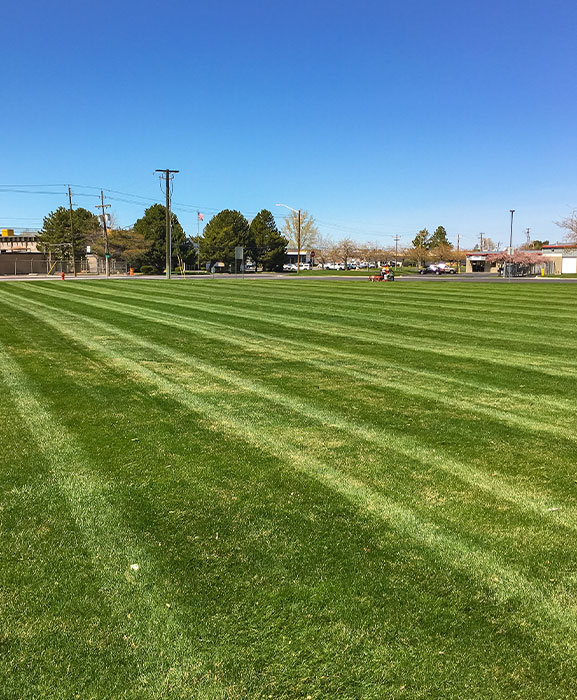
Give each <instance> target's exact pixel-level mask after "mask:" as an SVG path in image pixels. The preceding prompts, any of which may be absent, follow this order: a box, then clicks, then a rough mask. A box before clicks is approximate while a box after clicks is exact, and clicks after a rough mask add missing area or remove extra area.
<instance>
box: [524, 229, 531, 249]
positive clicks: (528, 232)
mask: <svg viewBox="0 0 577 700" xmlns="http://www.w3.org/2000/svg"><path fill="white" fill-rule="evenodd" d="M525 235H526V236H527V248H528V247H529V244H530V243H531V229H530V228H528V229H525Z"/></svg>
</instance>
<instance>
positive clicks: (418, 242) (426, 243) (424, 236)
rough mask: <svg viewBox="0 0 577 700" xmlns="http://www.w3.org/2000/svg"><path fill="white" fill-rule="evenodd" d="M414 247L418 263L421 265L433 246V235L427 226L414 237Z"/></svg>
mask: <svg viewBox="0 0 577 700" xmlns="http://www.w3.org/2000/svg"><path fill="white" fill-rule="evenodd" d="M413 248H414V256H415V259H416V260H417V265H418V267H421V266H422V264H423V261H424V260H426V259H427V254H428V252H429V250H430V248H431V235H430V234H429V232H428V230H427V229H426V228H423V229H421V230H420V231H419V233H417V235H416V236H415V237H414V238H413Z"/></svg>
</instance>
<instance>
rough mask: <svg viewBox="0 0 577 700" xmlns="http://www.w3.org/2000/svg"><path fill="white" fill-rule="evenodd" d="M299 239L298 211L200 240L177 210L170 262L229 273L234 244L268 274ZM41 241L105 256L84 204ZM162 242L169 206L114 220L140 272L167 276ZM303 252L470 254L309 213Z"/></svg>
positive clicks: (51, 221)
mask: <svg viewBox="0 0 577 700" xmlns="http://www.w3.org/2000/svg"><path fill="white" fill-rule="evenodd" d="M71 220H72V221H71ZM71 224H72V230H73V232H74V236H72V230H71ZM558 225H559V226H561V227H563V228H565V229H566V230H568V231H569V235H568V239H569V240H573V241H577V233H576V232H577V216H576V215H575V214H574V215H573V216H572V217H570V218H569V219H565V220H563V221H562V222H559V224H558ZM298 234H299V226H298V215H297V213H296V212H291V213H290V214H289V215H288V216H287V217H285V219H284V225H283V226H282V229H280V230H279V228H278V227H277V224H276V221H275V218H274V216H273V215H272V213H271V212H270V211H269V210H268V209H262V210H261V211H259V212H258V214H256V216H255V217H254V218H253V219H252V220H249V219H247V218H246V217H245V216H244V215H243V214H242V213H241V212H239V211H236V210H233V209H224V210H222V211H220V212H218V213H217V214H215V215H214V216H213V217H212V218H211V219H210V221H209V222H208V223H207V225H206V226H205V228H204V231H203V233H202V235H200V236H187V235H186V234H185V232H184V229H183V228H182V226H181V224H180V222H179V220H178V217H177V216H176V214H174V213H172V254H173V255H172V265H173V267H177V266H180V265H184V264H185V265H186V266H187V267H188V268H189V269H190V268H194V267H202V268H203V267H204V266H205V264H206V263H208V264H210V265H213V264H214V263H216V262H222V263H224V264H225V266H226V267H229V268H231V269H232V268H233V266H234V258H235V255H234V253H235V247H237V246H242V247H243V248H244V251H245V259H246V260H251V261H252V262H253V263H254V264H255V266H256V267H258V268H262V269H263V270H270V271H277V270H282V266H283V263H284V262H285V260H286V251H287V248H288V247H289V246H291V248H295V249H296V247H297V241H298V239H299V235H298ZM38 243H39V248H40V250H43V251H44V252H50V253H51V255H52V257H53V258H54V259H70V258H71V256H72V252H73V251H74V254H75V257H76V259H77V260H78V259H79V258H80V257H82V256H83V255H84V254H85V252H86V249H87V246H90V248H91V251H92V252H94V253H96V254H98V255H104V252H105V245H104V236H103V228H102V226H101V222H100V220H99V218H98V217H97V216H95V215H94V214H92V212H90V211H88V210H87V209H84V208H82V207H79V208H77V209H74V210H72V214H71V212H70V211H69V210H68V209H66V208H65V207H59V208H58V209H56V210H55V211H53V212H50V213H49V214H48V215H47V216H46V217H45V218H44V223H43V227H42V230H41V231H40V234H39V240H38ZM72 243H73V244H74V245H72ZM543 243H546V241H534V242H532V243H531V244H530V246H527V247H530V248H535V247H536V246H537V245H539V246H540V245H541V244H543ZM165 245H166V209H165V207H164V206H163V205H162V204H153V205H152V206H150V207H148V209H146V210H145V212H144V214H143V216H142V217H140V218H139V219H138V220H137V221H136V222H135V223H134V225H133V226H131V227H129V228H126V229H122V228H118V227H117V226H115V225H114V222H113V221H112V222H111V226H110V227H109V231H108V248H109V252H110V255H111V256H112V257H113V258H115V259H117V260H123V261H125V262H126V263H128V265H130V266H131V267H134V268H136V269H143V268H144V270H145V271H147V272H162V271H163V270H164V267H165V260H166V257H165V256H166V253H165V250H166V249H165ZM497 247H498V245H497V246H496V245H495V243H494V242H493V241H492V240H491V239H490V238H488V237H486V236H483V234H480V243H479V244H477V245H476V246H475V248H474V250H485V251H491V250H495V249H496V248H497ZM300 248H301V250H302V251H305V250H306V251H309V252H310V251H311V250H314V251H315V254H316V255H315V263H316V264H318V265H321V266H324V265H326V264H328V263H331V262H340V263H344V264H345V265H347V263H348V262H349V261H350V260H351V259H354V260H357V261H359V260H362V261H363V262H366V263H368V264H369V265H370V266H372V267H376V266H378V265H379V264H381V263H382V262H384V261H392V260H394V259H395V256H397V257H398V259H400V260H404V261H405V262H410V263H415V264H416V265H418V266H421V265H423V264H425V263H426V262H428V261H431V260H435V261H439V260H443V261H446V262H455V261H457V260H459V259H462V258H463V257H464V255H465V253H466V251H464V250H459V249H455V247H454V245H453V243H451V241H449V238H448V236H447V231H446V230H445V228H444V227H443V226H437V228H436V229H435V230H434V231H433V233H432V234H431V233H429V230H428V229H427V228H423V229H421V230H420V231H419V232H418V233H417V234H416V235H415V237H414V238H413V240H412V242H411V246H409V247H399V248H397V249H395V248H394V246H392V245H389V246H383V245H382V244H381V243H378V242H367V243H359V242H356V241H353V240H352V239H351V238H349V237H344V238H342V239H340V240H338V241H333V240H332V239H331V238H329V237H327V236H323V235H321V233H320V231H319V229H318V226H317V224H316V221H315V219H314V217H313V216H312V215H311V214H309V213H308V212H307V211H302V212H301V219H300Z"/></svg>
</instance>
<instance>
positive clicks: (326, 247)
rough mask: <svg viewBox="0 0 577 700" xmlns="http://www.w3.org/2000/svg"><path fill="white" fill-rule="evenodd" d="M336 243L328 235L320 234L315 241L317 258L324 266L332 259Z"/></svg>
mask: <svg viewBox="0 0 577 700" xmlns="http://www.w3.org/2000/svg"><path fill="white" fill-rule="evenodd" d="M334 247H335V244H334V243H333V241H332V240H331V239H330V238H328V237H327V236H322V235H320V234H319V235H318V236H317V240H316V243H315V253H316V257H315V260H316V262H317V263H318V264H319V265H322V266H323V267H324V266H325V265H326V264H327V263H328V262H331V260H332V255H333V251H334Z"/></svg>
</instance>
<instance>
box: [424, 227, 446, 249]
mask: <svg viewBox="0 0 577 700" xmlns="http://www.w3.org/2000/svg"><path fill="white" fill-rule="evenodd" d="M438 246H451V247H452V244H451V242H450V241H449V239H448V238H447V232H446V230H445V227H444V226H437V228H436V229H435V230H434V231H433V235H432V236H431V237H430V239H429V250H430V249H431V248H437V247H438Z"/></svg>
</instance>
